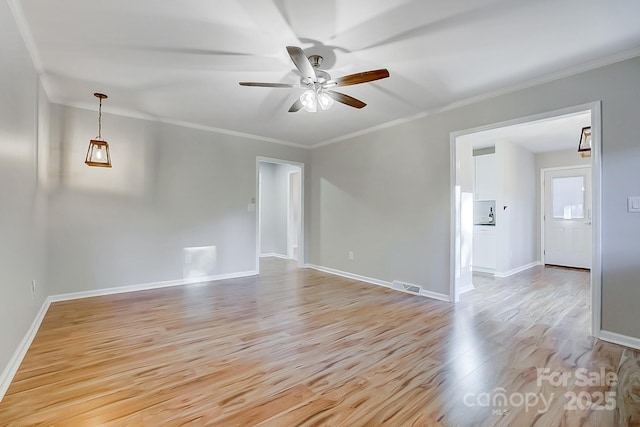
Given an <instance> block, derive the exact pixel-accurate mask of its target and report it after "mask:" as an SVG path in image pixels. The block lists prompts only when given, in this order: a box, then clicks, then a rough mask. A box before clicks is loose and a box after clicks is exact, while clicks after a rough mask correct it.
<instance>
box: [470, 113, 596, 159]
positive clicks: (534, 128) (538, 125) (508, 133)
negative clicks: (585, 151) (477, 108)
mask: <svg viewBox="0 0 640 427" xmlns="http://www.w3.org/2000/svg"><path fill="white" fill-rule="evenodd" d="M586 126H591V113H590V112H585V113H580V114H569V115H565V116H560V117H554V118H551V119H545V120H538V121H534V122H529V123H524V124H517V125H511V126H505V127H500V128H497V129H489V130H484V131H480V132H476V133H471V134H467V135H463V136H461V137H459V138H458V141H460V142H466V143H471V144H472V146H473V148H474V149H477V148H486V147H492V146H494V145H495V144H496V142H497V141H508V142H511V143H515V144H518V145H521V146H522V147H523V148H525V149H526V150H528V151H530V152H532V153H545V152H549V151H559V150H569V149H574V150H576V153H577V150H578V141H579V140H580V135H581V134H582V128H583V127H586Z"/></svg>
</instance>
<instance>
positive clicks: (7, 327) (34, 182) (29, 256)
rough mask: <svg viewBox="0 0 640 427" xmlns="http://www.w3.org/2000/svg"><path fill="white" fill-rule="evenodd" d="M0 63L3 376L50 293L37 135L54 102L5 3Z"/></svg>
mask: <svg viewBox="0 0 640 427" xmlns="http://www.w3.org/2000/svg"><path fill="white" fill-rule="evenodd" d="M0 58H2V59H0V374H1V373H2V372H3V371H4V370H5V367H6V366H7V364H8V362H9V360H10V358H11V356H12V355H13V353H14V351H15V350H16V348H18V345H19V343H20V341H21V340H22V338H23V337H24V336H25V334H26V332H27V330H28V329H29V326H30V325H31V323H32V322H33V319H34V318H35V315H36V313H37V311H38V309H39V308H40V307H41V305H42V302H43V301H44V298H45V297H46V296H47V295H48V293H49V291H48V289H47V282H46V280H44V255H45V254H44V251H43V248H44V240H45V236H44V218H45V216H46V197H45V194H44V190H43V188H42V185H41V181H40V179H41V178H42V177H41V176H39V175H38V173H39V171H40V168H39V164H38V144H39V143H40V144H41V145H46V135H41V134H39V132H38V130H39V129H40V128H41V127H44V126H46V121H47V115H48V107H49V103H48V101H47V98H46V95H44V91H43V90H42V88H41V87H40V84H39V80H38V77H37V75H36V72H35V69H34V67H33V65H32V62H31V58H30V57H29V54H28V53H27V50H26V48H25V46H24V44H23V41H22V37H21V36H20V33H19V32H18V29H17V28H16V25H15V23H14V20H13V18H12V15H11V12H10V10H9V8H8V6H7V3H6V2H0ZM33 279H35V280H36V292H35V295H34V297H33V298H32V295H31V281H32V280H33ZM0 378H1V376H0Z"/></svg>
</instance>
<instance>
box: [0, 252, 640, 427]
mask: <svg viewBox="0 0 640 427" xmlns="http://www.w3.org/2000/svg"><path fill="white" fill-rule="evenodd" d="M261 271H262V272H261V275H260V276H259V277H251V278H242V279H232V280H226V281H220V282H215V283H210V284H198V285H191V286H182V287H173V288H164V289H158V290H150V291H140V292H134V293H128V294H118V295H110V296H103V297H96V298H86V299H82V300H74V301H65V302H58V303H54V304H52V305H51V307H50V309H49V312H48V313H47V315H46V316H45V318H44V320H43V323H42V325H41V327H40V330H39V331H38V333H37V335H36V337H35V339H34V341H33V343H32V345H31V347H30V349H29V351H28V352H27V355H26V357H25V359H24V361H23V363H22V365H21V366H20V369H19V370H18V372H17V374H16V376H15V378H14V380H13V382H12V384H11V386H10V387H9V390H8V392H7V394H6V396H5V398H4V399H3V400H2V402H0V425H3V426H4V425H8V426H9V425H16V426H22V425H63V426H67V425H107V426H120V425H142V426H158V425H176V426H177V425H193V426H204V425H224V426H227V425H239V426H244V425H261V426H291V425H348V426H359V425H362V426H365V425H392V426H400V425H402V426H405V425H415V426H436V425H443V426H467V425H478V426H506V425H541V426H552V425H567V426H573V425H576V426H579V425H580V426H581V425H587V426H588V425H594V426H601V425H613V423H614V422H615V420H626V421H627V422H631V423H633V422H635V420H636V419H637V418H636V417H637V415H636V414H637V413H638V412H637V409H634V407H633V405H634V399H635V398H636V395H637V386H636V378H639V377H640V376H638V375H640V365H639V364H638V363H636V359H637V356H635V354H636V353H625V357H624V358H623V365H624V366H623V368H624V372H623V375H624V378H625V380H626V381H627V382H626V383H625V384H627V385H626V386H625V387H626V388H624V387H623V388H621V387H622V386H621V385H618V386H617V387H616V386H615V385H614V387H613V389H612V388H611V387H609V386H608V385H607V386H601V385H594V386H585V385H581V384H578V383H577V382H576V378H575V375H574V376H572V377H571V378H569V379H568V380H567V381H566V384H551V383H550V382H548V381H546V382H542V383H539V382H538V381H537V380H538V369H544V368H548V369H549V370H550V371H551V372H560V373H562V372H565V373H569V374H573V373H575V372H576V369H579V368H584V369H586V370H588V371H590V372H600V369H604V372H618V369H619V367H620V366H619V362H620V359H621V357H622V354H623V351H624V348H623V347H620V346H617V345H614V344H609V343H606V342H602V341H598V340H595V339H593V338H591V337H590V336H589V326H590V318H589V301H590V299H589V298H590V294H589V275H588V273H586V272H583V271H572V270H566V269H558V268H544V267H536V268H533V269H530V270H527V271H525V272H522V273H520V274H517V275H515V276H512V277H510V278H506V279H496V278H493V277H489V276H486V275H477V276H476V277H474V283H475V284H476V289H475V290H474V291H471V292H469V293H466V294H464V295H463V296H462V299H461V301H460V303H459V304H456V305H452V304H448V303H444V302H440V301H435V300H431V299H428V298H424V297H418V296H412V295H409V294H404V293H399V292H396V291H391V290H388V289H384V288H380V287H376V286H373V285H370V284H365V283H362V282H358V281H355V280H349V279H344V278H340V277H336V276H332V275H329V274H325V273H320V272H317V271H313V270H301V269H297V268H296V266H295V264H294V263H291V262H287V261H284V260H279V259H265V260H262V264H261ZM626 351H627V352H629V350H626ZM636 368H637V372H636ZM629 384H630V385H629ZM496 390H497V391H500V390H504V393H505V395H508V396H518V395H522V396H525V395H527V393H528V394H530V395H534V394H535V395H544V396H547V397H550V396H553V399H552V400H550V402H549V405H548V407H545V408H544V409H545V411H544V412H539V409H541V408H542V406H541V404H538V406H536V407H532V408H525V407H523V406H521V405H514V404H509V405H506V406H501V405H498V406H495V405H493V406H491V405H488V406H487V405H481V404H478V403H479V402H478V396H481V395H482V393H485V394H486V393H495V392H496ZM616 390H617V391H619V393H621V394H624V398H623V399H617V405H626V406H625V407H623V408H620V407H618V408H616V409H615V410H609V411H598V410H592V409H589V408H583V409H580V408H578V409H577V410H567V409H566V407H567V405H568V404H569V403H570V397H567V396H570V395H571V393H580V392H583V393H587V394H588V395H595V393H599V392H606V391H616ZM465 397H467V399H466V400H465ZM625 399H626V400H625ZM470 403H471V404H470ZM516 403H517V402H516ZM634 411H635V412H634Z"/></svg>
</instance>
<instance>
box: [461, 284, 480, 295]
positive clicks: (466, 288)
mask: <svg viewBox="0 0 640 427" xmlns="http://www.w3.org/2000/svg"><path fill="white" fill-rule="evenodd" d="M475 288H476V287H475V286H473V283H469V284H468V285H467V286H463V287H462V288H460V290H459V291H458V293H459V294H460V295H462V294H464V293H465V292H469V291H472V290H474V289H475Z"/></svg>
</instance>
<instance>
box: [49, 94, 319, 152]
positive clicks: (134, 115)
mask: <svg viewBox="0 0 640 427" xmlns="http://www.w3.org/2000/svg"><path fill="white" fill-rule="evenodd" d="M51 103H53V104H57V105H61V106H64V107H71V108H79V109H82V110H90V111H98V110H97V109H96V108H95V106H94V105H93V104H91V103H88V102H73V101H66V100H57V99H56V100H51ZM102 112H103V113H107V114H112V115H114V116H120V117H127V118H130V119H139V120H147V121H150V122H156V123H164V124H168V125H172V126H179V127H183V128H188V129H196V130H202V131H206V132H212V133H219V134H223V135H231V136H236V137H239V138H245V139H251V140H257V141H262V142H270V143H273V144H280V145H286V146H289V147H294V148H302V149H305V150H310V149H311V147H310V146H307V145H302V144H296V143H295V142H290V141H285V140H281V139H275V138H269V137H266V136H261V135H254V134H251V133H245V132H238V131H234V130H229V129H223V128H217V127H213V126H206V125H201V124H198V123H192V122H188V121H182V120H173V119H169V118H166V117H158V116H153V115H151V114H145V113H141V112H139V111H134V110H127V109H122V108H114V107H107V108H105V107H104V106H102Z"/></svg>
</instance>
